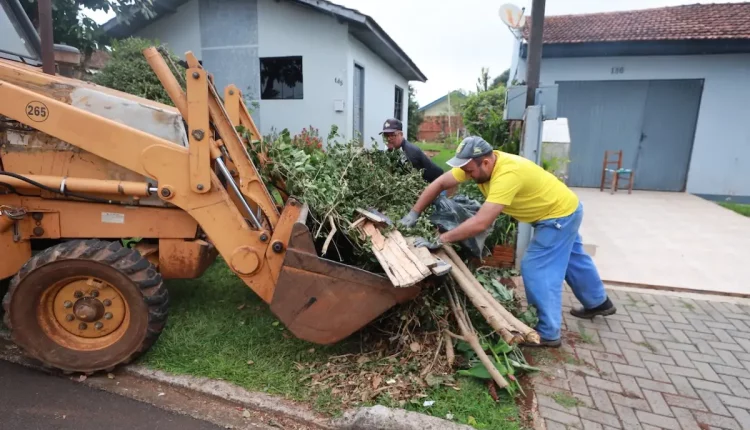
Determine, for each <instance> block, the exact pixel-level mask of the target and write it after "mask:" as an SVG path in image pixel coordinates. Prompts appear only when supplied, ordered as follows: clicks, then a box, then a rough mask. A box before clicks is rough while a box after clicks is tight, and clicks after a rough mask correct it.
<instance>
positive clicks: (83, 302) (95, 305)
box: [73, 297, 104, 323]
mask: <svg viewBox="0 0 750 430" xmlns="http://www.w3.org/2000/svg"><path fill="white" fill-rule="evenodd" d="M73 313H74V316H75V317H76V318H78V319H79V320H81V321H83V322H87V323H92V322H95V321H99V320H100V319H102V317H103V316H104V304H103V303H102V302H100V301H99V300H97V299H95V298H93V297H85V298H83V299H80V300H78V302H76V304H75V306H74V307H73Z"/></svg>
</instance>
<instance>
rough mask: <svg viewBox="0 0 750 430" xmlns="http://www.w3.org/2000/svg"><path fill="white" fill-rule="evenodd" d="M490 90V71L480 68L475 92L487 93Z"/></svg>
mask: <svg viewBox="0 0 750 430" xmlns="http://www.w3.org/2000/svg"><path fill="white" fill-rule="evenodd" d="M489 89H490V69H488V68H486V67H482V71H481V72H480V74H479V77H478V78H477V92H478V93H481V92H483V91H488V90H489Z"/></svg>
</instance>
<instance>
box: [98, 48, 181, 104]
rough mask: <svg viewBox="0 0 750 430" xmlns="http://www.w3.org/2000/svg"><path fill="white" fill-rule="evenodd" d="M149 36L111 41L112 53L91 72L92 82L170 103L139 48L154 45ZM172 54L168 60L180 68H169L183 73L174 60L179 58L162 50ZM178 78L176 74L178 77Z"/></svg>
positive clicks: (170, 100)
mask: <svg viewBox="0 0 750 430" xmlns="http://www.w3.org/2000/svg"><path fill="white" fill-rule="evenodd" d="M155 45H156V43H155V42H154V41H151V40H146V39H139V38H135V37H129V38H127V39H123V40H115V41H113V42H112V56H111V57H110V59H109V61H108V62H107V65H106V66H104V68H103V69H102V70H101V71H100V72H99V73H97V74H96V75H94V79H93V81H94V83H96V84H99V85H103V86H105V87H109V88H112V89H115V90H119V91H123V92H126V93H129V94H133V95H135V96H138V97H143V98H146V99H149V100H154V101H157V102H160V103H164V104H168V105H173V103H172V99H170V98H169V95H168V94H167V91H166V90H165V89H164V87H163V86H162V84H161V82H160V81H159V78H158V77H157V76H156V73H154V71H153V70H152V69H151V66H149V65H148V62H147V61H146V57H144V56H143V50H144V49H146V48H148V47H150V46H155ZM166 52H167V53H168V55H169V56H170V57H171V58H172V61H171V62H168V64H171V63H173V64H175V65H176V67H178V68H180V70H172V72H173V73H180V74H182V76H185V70H184V69H182V66H180V65H179V64H178V61H179V58H178V57H177V56H176V55H174V54H173V53H172V52H169V51H166ZM178 79H179V78H178Z"/></svg>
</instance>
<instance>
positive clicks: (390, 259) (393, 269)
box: [360, 221, 411, 287]
mask: <svg viewBox="0 0 750 430" xmlns="http://www.w3.org/2000/svg"><path fill="white" fill-rule="evenodd" d="M360 229H361V230H362V231H364V233H365V234H366V235H367V236H369V237H370V239H371V241H372V251H373V253H374V254H375V258H377V260H378V262H379V263H380V265H381V266H382V267H383V270H384V271H385V272H386V274H387V275H388V278H389V279H390V280H391V283H392V284H393V285H394V286H397V287H401V286H405V285H407V284H410V282H411V279H410V276H409V274H408V273H407V272H406V271H404V270H403V268H402V267H401V265H400V264H399V261H398V258H397V257H396V256H394V255H392V253H391V252H389V251H388V250H386V242H385V238H384V237H383V235H382V234H381V233H380V230H378V228H377V227H375V225H374V224H372V222H371V221H366V222H365V223H364V224H362V226H361V227H360Z"/></svg>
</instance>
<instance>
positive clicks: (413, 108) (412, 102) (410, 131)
mask: <svg viewBox="0 0 750 430" xmlns="http://www.w3.org/2000/svg"><path fill="white" fill-rule="evenodd" d="M408 115H409V122H408V123H407V126H406V128H407V131H406V134H407V136H406V138H407V139H408V140H411V141H413V142H415V141H416V140H417V133H418V132H419V126H420V125H422V121H424V112H420V111H419V102H417V99H416V97H415V90H414V87H412V86H411V84H409V113H408Z"/></svg>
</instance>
